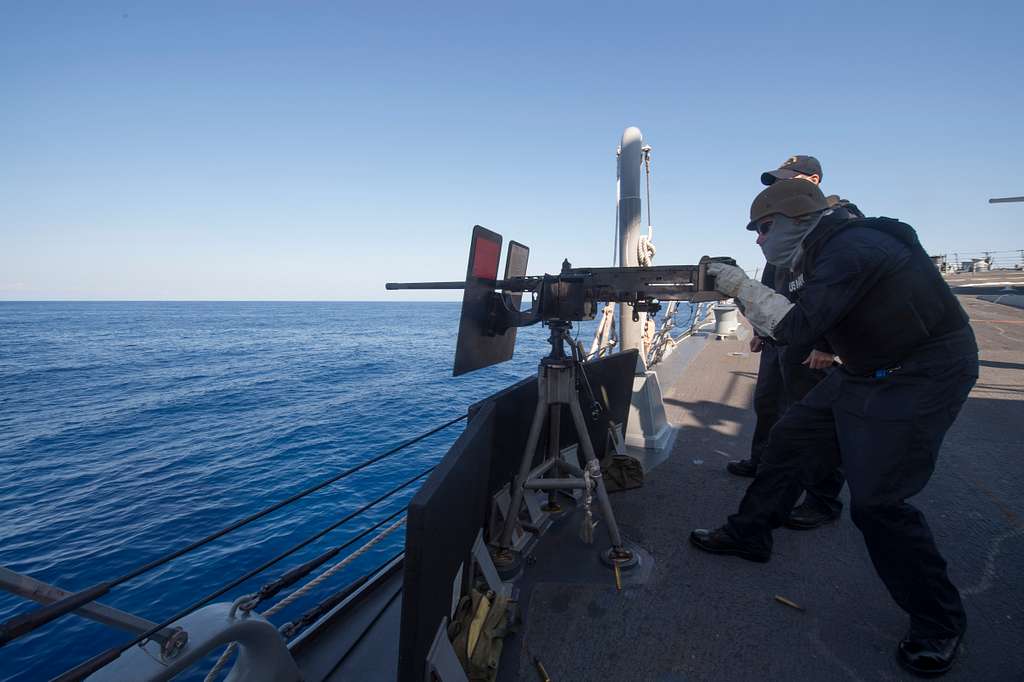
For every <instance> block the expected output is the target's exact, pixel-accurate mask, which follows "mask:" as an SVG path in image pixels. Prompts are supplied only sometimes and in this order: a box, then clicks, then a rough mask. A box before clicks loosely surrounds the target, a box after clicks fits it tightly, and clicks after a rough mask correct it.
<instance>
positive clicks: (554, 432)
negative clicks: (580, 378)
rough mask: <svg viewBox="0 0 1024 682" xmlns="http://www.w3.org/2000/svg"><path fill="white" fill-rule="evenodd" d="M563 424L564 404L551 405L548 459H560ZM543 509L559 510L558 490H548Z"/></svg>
mask: <svg viewBox="0 0 1024 682" xmlns="http://www.w3.org/2000/svg"><path fill="white" fill-rule="evenodd" d="M561 424H562V406H561V405H551V407H550V408H549V412H548V459H552V460H557V459H558V446H559V443H558V437H559V434H560V433H561ZM558 473H559V472H558V470H557V468H556V469H555V472H554V475H557V474H558ZM548 475H549V476H551V475H552V474H550V473H549V474H548ZM542 509H543V510H544V511H548V512H557V511H559V510H560V509H561V506H560V505H559V504H558V491H557V490H550V491H548V502H547V504H546V505H544V507H542Z"/></svg>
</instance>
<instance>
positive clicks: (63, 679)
mask: <svg viewBox="0 0 1024 682" xmlns="http://www.w3.org/2000/svg"><path fill="white" fill-rule="evenodd" d="M467 416H468V415H465V414H464V415H462V416H460V417H456V418H454V419H450V420H448V421H447V422H445V423H444V424H441V425H440V426H437V427H435V428H433V429H431V430H429V431H427V432H425V433H422V434H420V435H419V436H416V437H414V438H411V439H409V440H407V441H405V442H404V443H402V444H400V445H398V446H396V447H395V448H392V449H390V450H388V451H387V452H384V453H382V454H380V455H377V456H375V457H372V458H370V459H368V460H366V461H365V462H363V463H361V464H359V465H357V466H355V467H352V468H350V469H347V470H346V471H343V472H341V473H340V474H337V475H335V476H332V477H330V478H328V479H325V480H323V481H321V482H320V483H318V484H316V485H314V486H310V487H309V488H306V489H305V490H302V491H300V492H298V493H296V494H294V495H292V496H291V497H289V498H287V499H286V500H282V501H281V502H278V503H277V504H274V505H272V506H270V507H268V508H266V509H264V510H262V511H261V512H257V513H256V514H253V515H251V516H248V517H246V518H245V519H241V520H239V521H237V522H235V523H233V524H231V525H230V526H228V527H226V528H224V529H222V530H221V531H218V532H217V533H214V534H211V535H210V536H207V537H206V538H203V539H202V540H199V541H196V542H194V543H192V544H191V545H189V546H188V547H186V548H183V549H182V550H178V551H177V552H173V553H172V554H169V555H167V557H162V558H161V559H157V560H155V561H153V562H150V563H149V564H147V565H146V566H145V567H143V568H146V567H149V568H152V567H154V566H156V565H159V564H160V563H165V562H166V561H169V560H170V559H171V558H175V557H178V556H181V554H184V553H185V552H186V551H188V550H189V549H194V548H196V547H198V546H201V545H203V544H206V543H207V542H209V541H211V540H213V539H215V538H217V537H221V536H222V535H224V534H226V533H227V532H230V531H231V530H235V529H236V528H239V527H241V526H243V525H246V524H247V523H249V522H251V521H254V520H256V519H257V518H260V517H262V516H265V515H266V514H269V513H270V512H271V511H274V510H276V509H280V508H281V507H283V506H285V505H286V504H289V503H290V502H294V501H295V500H297V499H300V498H301V497H305V496H306V495H308V494H310V493H312V492H315V491H317V490H320V489H322V488H324V487H325V486H327V485H328V484H330V483H333V482H335V481H337V480H340V479H342V478H345V477H346V476H348V475H351V474H353V473H355V472H357V471H359V470H361V469H363V468H365V467H367V466H369V465H370V464H373V463H375V462H379V461H380V460H382V459H384V458H385V457H388V456H390V455H393V454H394V453H396V452H398V451H400V450H402V449H404V448H405V447H408V446H409V445H412V444H414V443H417V442H419V441H421V440H423V439H424V438H426V437H428V436H430V435H433V434H435V433H437V432H439V431H441V430H443V429H445V428H447V427H449V426H451V425H453V424H455V423H457V422H460V421H462V420H463V419H466V418H467ZM433 468H434V467H430V468H429V469H427V470H426V471H423V472H421V473H419V474H417V475H416V476H414V477H412V478H410V479H408V480H406V481H404V482H402V483H401V484H399V485H398V486H396V487H394V488H392V489H391V490H389V491H387V492H386V493H384V494H383V495H381V496H380V497H377V498H376V499H374V500H372V501H370V502H369V503H367V504H365V505H363V506H362V507H360V508H359V509H357V510H355V511H353V512H351V513H350V514H347V515H345V516H344V517H343V518H342V519H340V520H339V521H336V522H335V523H332V524H331V525H329V526H328V527H327V528H325V529H323V530H321V531H319V532H318V533H316V534H314V535H313V536H311V537H309V538H307V539H306V540H303V541H302V542H300V543H298V544H296V545H294V546H292V547H291V548H289V549H288V550H286V551H285V552H283V553H281V554H279V555H277V556H276V557H273V558H272V559H270V560H268V561H266V562H264V563H263V564H261V565H260V566H258V567H257V568H255V569H253V570H251V571H248V572H246V573H245V574H244V575H241V576H239V577H238V578H236V579H234V580H232V581H231V582H230V583H228V584H227V585H224V586H223V587H221V588H219V589H217V590H216V591H214V592H212V593H211V594H209V595H207V596H206V597H203V598H202V599H200V600H199V601H197V602H195V603H193V604H192V605H191V606H189V607H187V608H185V609H184V610H182V611H180V612H179V613H177V614H175V615H174V616H171V617H170V618H168V619H167V620H165V621H163V622H162V623H160V624H158V625H156V626H155V627H153V628H151V629H149V630H147V631H146V632H144V633H142V634H141V635H138V636H137V637H135V638H134V639H132V640H131V641H129V642H127V643H125V644H121V645H118V646H116V647H114V648H111V649H109V650H107V651H105V652H103V653H100V654H98V655H96V656H94V657H92V658H91V659H89V660H87V661H84V662H83V663H81V664H79V665H77V666H75V667H74V668H72V669H71V670H68V671H66V672H64V673H63V674H62V675H60V676H59V677H57V678H55V679H56V680H57V681H58V682H70V681H72V680H81V679H84V678H85V677H86V676H88V675H89V674H91V673H92V672H94V671H96V670H98V669H99V668H100V667H102V666H104V665H106V664H108V663H110V662H112V661H114V660H116V659H117V658H118V657H119V656H120V655H121V654H122V653H124V652H125V651H127V650H128V649H129V648H131V647H133V646H135V645H136V644H139V643H141V642H145V641H147V640H148V639H149V638H150V637H152V636H153V635H154V634H155V633H157V632H159V631H161V630H163V629H164V628H165V627H167V626H169V625H171V624H173V623H174V622H175V621H178V620H180V619H182V618H184V617H185V616H187V615H189V614H190V613H192V612H194V611H196V610H198V609H199V608H201V607H203V606H205V605H206V604H208V603H210V602H211V601H213V600H214V599H216V598H217V597H219V596H221V595H223V594H225V593H226V592H228V591H230V590H232V589H234V588H235V587H238V586H239V585H241V584H242V583H244V582H246V581H247V580H249V579H251V578H253V577H254V576H256V575H259V574H260V573H262V572H263V571H265V570H266V569H268V568H269V567H271V566H273V565H274V564H276V563H278V562H279V561H282V560H283V559H285V558H286V557H288V556H290V555H291V554H294V553H295V552H297V551H299V550H300V549H302V548H303V547H305V546H307V545H309V544H310V543H312V542H314V541H315V540H318V539H319V538H321V537H323V536H324V535H326V534H327V533H328V532H330V531H331V530H334V529H335V528H338V527H339V526H341V525H343V524H345V523H347V522H349V521H351V520H352V519H353V518H355V517H356V516H358V515H360V514H362V513H363V512H365V511H366V510H368V509H370V508H371V507H373V506H374V505H376V504H378V503H380V502H382V501H384V500H385V499H387V498H389V497H390V496H391V495H393V494H395V493H397V492H399V491H400V490H402V489H403V488H405V487H407V486H409V485H411V484H412V483H414V482H416V481H417V480H419V479H420V478H422V477H424V476H426V475H427V474H429V473H430V472H431V471H432V470H433ZM370 530H372V528H371V529H369V530H367V531H364V533H363V535H365V533H366V532H370ZM363 535H359V536H356V537H355V538H353V540H351V541H350V543H351V542H355V541H357V540H358V539H359V538H361V537H363ZM350 543H348V544H350ZM344 546H347V544H346V545H344ZM344 546H343V547H344ZM140 572H142V571H141V570H140V569H136V570H135V571H133V572H132V573H130V574H127V576H132V577H133V576H134V575H138V574H139V573H140ZM126 579H127V577H126V576H122V578H118V579H116V580H113V581H108V582H107V583H101V585H102V586H104V587H106V588H107V590H109V588H110V587H112V586H114V585H115V584H119V583H121V582H124V580H126ZM90 589H91V590H94V589H96V588H90ZM95 598H96V597H95V596H94V597H93V599H95ZM86 603H88V602H86ZM79 606H80V605H79ZM76 608H77V607H76ZM59 615H62V614H59ZM51 620H52V619H51Z"/></svg>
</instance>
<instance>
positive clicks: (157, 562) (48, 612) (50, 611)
mask: <svg viewBox="0 0 1024 682" xmlns="http://www.w3.org/2000/svg"><path fill="white" fill-rule="evenodd" d="M467 416H468V415H462V416H460V417H456V418H454V419H450V420H448V421H447V422H445V423H444V424H442V425H440V426H437V427H435V428H433V429H431V430H429V431H427V432H426V433H423V434H420V435H419V436H416V437H414V438H411V439H409V440H408V441H405V442H404V443H402V444H401V445H398V446H396V447H394V448H392V449H390V450H388V451H387V452H384V453H382V454H380V455H377V456H376V457H371V458H370V459H368V460H366V461H365V462H362V463H361V464H358V465H356V466H354V467H351V468H349V469H346V470H345V471H342V472H341V473H339V474H336V475H334V476H331V477H330V478H327V479H324V480H323V481H321V482H319V483H317V484H315V485H312V486H310V487H308V488H305V489H304V490H300V491H299V492H297V493H295V494H293V495H291V496H289V497H288V498H286V499H284V500H281V501H280V502H277V503H276V504H273V505H271V506H269V507H267V508H265V509H263V510H261V511H259V512H256V513H254V514H250V515H249V516H246V517H245V518H243V519H239V520H238V521H235V522H234V523H232V524H230V525H228V526H225V527H224V528H221V529H220V530H218V531H216V532H214V533H211V534H210V535H207V536H206V537H204V538H201V539H199V540H196V541H195V542H192V543H190V544H188V545H186V546H185V547H182V548H181V549H178V550H175V551H173V552H171V553H169V554H165V555H164V556H161V557H159V558H157V559H154V560H152V561H150V562H149V563H146V564H144V565H142V566H139V567H138V568H136V569H134V570H132V571H129V572H128V573H125V574H124V575H122V576H120V577H118V578H115V579H113V580H108V581H104V582H102V583H98V584H96V585H93V586H92V587H88V588H86V589H84V590H81V591H79V592H76V593H75V594H72V595H69V596H67V597H65V598H64V599H61V600H59V601H56V602H53V603H52V604H48V605H47V606H43V607H40V608H38V609H35V610H34V611H29V612H28V613H25V614H22V615H19V616H15V617H14V618H11V619H9V620H8V621H6V622H5V623H3V624H0V647H2V646H4V645H5V644H7V643H8V642H10V641H13V640H15V639H17V638H18V637H21V636H22V635H25V634H28V633H29V632H32V631H33V630H35V629H37V628H39V627H42V626H43V625H46V624H47V623H49V622H51V621H53V620H56V619H57V618H60V617H61V616H63V615H66V614H68V613H70V612H72V611H74V610H76V609H78V608H81V607H82V606H84V605H85V604H88V603H89V602H92V601H95V600H96V599H99V598H100V597H102V596H103V595H105V594H106V593H107V592H109V591H110V590H111V589H113V588H114V587H117V586H118V585H120V584H121V583H124V582H127V581H129V580H131V579H133V578H137V577H138V576H140V575H142V574H143V573H146V572H148V571H151V570H153V569H154V568H157V567H159V566H162V565H163V564H166V563H168V562H170V561H173V560H175V559H177V558H179V557H181V556H183V555H185V554H188V553H189V552H191V551H193V550H195V549H198V548H199V547H202V546H203V545H206V544H208V543H210V542H213V541H214V540H216V539H218V538H221V537H223V536H225V535H227V534H228V533H231V532H233V531H235V530H238V529H239V528H241V527H243V526H246V525H248V524H250V523H252V522H253V521H256V520H257V519H260V518H263V517H264V516H266V515H267V514H270V513H272V512H275V511H277V510H278V509H281V508H282V507H284V506H287V505H289V504H291V503H293V502H295V501H296V500H300V499H302V498H303V497H306V496H307V495H311V494H312V493H315V492H317V491H318V490H322V489H323V488H326V487H327V486H329V485H331V484H332V483H336V482H338V481H340V480H342V479H343V478H347V477H348V476H351V475H352V474H354V473H356V472H358V471H361V470H363V469H365V468H366V467H368V466H370V465H372V464H376V463H377V462H379V461H381V460H382V459H385V458H386V457H390V456H391V455H394V454H395V453H396V452H399V451H400V450H402V449H403V448H406V447H408V446H410V445H413V444H414V443H418V442H419V441H421V440H423V439H424V438H427V437H429V436H432V435H433V434H435V433H437V432H438V431H441V430H443V429H446V428H448V427H449V426H451V425H453V424H455V423H457V422H460V421H462V420H463V419H465V418H466V417H467Z"/></svg>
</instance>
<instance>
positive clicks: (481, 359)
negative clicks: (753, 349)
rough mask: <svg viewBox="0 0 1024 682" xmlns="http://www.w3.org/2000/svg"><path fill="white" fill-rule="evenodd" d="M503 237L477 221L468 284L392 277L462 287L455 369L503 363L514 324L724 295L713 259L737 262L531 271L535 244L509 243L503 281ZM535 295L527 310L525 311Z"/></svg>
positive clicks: (394, 285) (407, 285)
mask: <svg viewBox="0 0 1024 682" xmlns="http://www.w3.org/2000/svg"><path fill="white" fill-rule="evenodd" d="M501 240H502V238H501V235H499V234H497V233H495V232H492V231H490V230H488V229H487V228H484V227H481V226H480V225H477V226H475V227H474V228H473V237H472V241H471V242H470V251H469V266H468V268H467V271H466V279H465V281H462V282H388V283H387V284H386V285H385V287H386V288H387V289H388V290H391V291H394V290H400V289H463V290H464V291H465V293H464V294H463V300H462V317H461V319H460V322H459V340H458V344H457V346H456V352H455V367H454V370H453V374H454V375H456V376H458V375H460V374H465V373H466V372H471V371H473V370H475V369H480V368H482V367H487V366H489V365H493V364H497V363H499V362H504V361H505V360H508V359H510V358H511V357H512V353H513V350H514V348H515V329H516V328H517V327H526V326H529V325H532V324H536V323H537V322H543V323H545V324H550V323H552V322H558V323H568V322H574V321H581V320H590V319H593V318H594V315H595V314H596V312H597V309H598V302H614V303H627V304H629V305H631V306H632V307H633V315H634V319H636V316H637V314H638V313H641V312H647V313H651V314H654V313H657V311H658V310H659V309H660V308H661V303H660V302H661V301H691V302H700V301H718V300H722V299H723V298H725V297H724V296H723V295H722V294H720V293H719V292H717V291H715V288H714V278H713V277H712V276H710V275H708V273H707V266H708V264H709V263H712V262H721V263H729V264H731V265H735V261H734V260H733V259H732V258H727V257H719V258H709V257H707V256H704V257H703V258H701V260H700V262H699V263H698V264H697V265H659V266H651V267H623V268H574V267H572V265H571V264H570V263H569V261H568V260H566V261H564V262H563V263H562V270H561V272H559V273H558V274H557V275H533V276H528V275H526V265H527V261H528V260H529V253H530V250H529V248H527V247H526V246H524V245H522V244H520V243H518V242H515V241H510V242H509V245H508V256H507V257H506V260H505V277H504V278H503V279H498V278H497V275H498V260H499V256H500V253H501ZM525 293H530V294H531V297H532V303H531V306H530V308H529V309H528V310H520V303H521V299H522V296H523V294H525Z"/></svg>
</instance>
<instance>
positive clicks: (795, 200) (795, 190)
mask: <svg viewBox="0 0 1024 682" xmlns="http://www.w3.org/2000/svg"><path fill="white" fill-rule="evenodd" d="M827 208H828V201H826V200H825V195H824V194H822V192H821V190H820V189H818V186H817V185H815V184H814V183H813V182H807V181H806V180H777V181H775V182H773V183H772V184H770V185H768V187H766V188H765V189H764V190H762V191H761V193H760V194H758V195H757V196H756V197H754V202H753V203H752V204H751V205H750V222H749V223H747V229H748V230H756V229H757V226H756V223H757V222H758V221H759V220H761V219H762V218H765V217H766V216H770V215H772V214H773V213H781V214H782V215H784V216H787V217H789V218H799V217H800V216H805V215H808V214H810V213H817V212H818V211H824V210H826V209H827Z"/></svg>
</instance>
